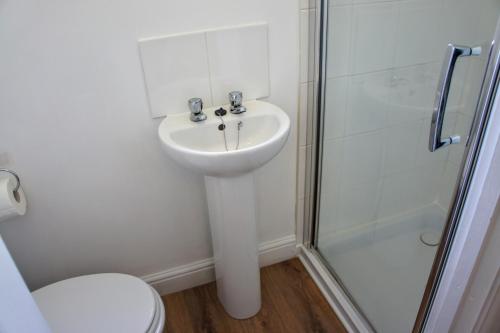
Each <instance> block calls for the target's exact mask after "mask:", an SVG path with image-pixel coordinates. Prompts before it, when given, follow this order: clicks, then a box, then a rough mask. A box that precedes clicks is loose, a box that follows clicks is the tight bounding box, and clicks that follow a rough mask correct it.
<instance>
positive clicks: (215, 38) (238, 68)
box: [206, 24, 269, 105]
mask: <svg viewBox="0 0 500 333" xmlns="http://www.w3.org/2000/svg"><path fill="white" fill-rule="evenodd" d="M206 36H207V49H208V62H209V71H210V78H211V83H212V84H211V86H212V94H213V103H214V105H220V104H227V103H228V97H227V94H228V93H229V92H230V91H233V90H239V91H242V92H243V99H256V98H260V97H267V96H268V95H269V60H268V53H269V52H268V37H267V24H259V25H251V26H246V27H237V28H231V29H223V30H214V31H208V32H207V33H206Z"/></svg>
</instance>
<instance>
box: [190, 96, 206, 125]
mask: <svg viewBox="0 0 500 333" xmlns="http://www.w3.org/2000/svg"><path fill="white" fill-rule="evenodd" d="M188 106H189V110H191V116H190V117H189V118H190V119H191V121H194V122H199V121H203V120H205V119H207V115H206V114H204V113H203V111H202V110H203V101H202V100H201V98H198V97H193V98H190V99H189V100H188Z"/></svg>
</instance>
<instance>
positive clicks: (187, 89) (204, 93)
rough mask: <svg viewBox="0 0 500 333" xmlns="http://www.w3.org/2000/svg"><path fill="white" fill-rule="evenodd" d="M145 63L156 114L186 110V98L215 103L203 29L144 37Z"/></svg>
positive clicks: (147, 85) (153, 112)
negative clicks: (195, 31)
mask: <svg viewBox="0 0 500 333" xmlns="http://www.w3.org/2000/svg"><path fill="white" fill-rule="evenodd" d="M139 49H140V53H141V61H142V67H143V71H144V78H145V80H146V87H147V92H148V97H149V106H150V108H151V114H152V116H153V118H155V117H161V116H164V115H166V114H173V113H180V112H187V111H189V110H188V107H187V100H188V99H189V98H191V97H200V98H202V99H203V101H204V102H205V103H206V104H212V98H211V93H210V82H209V73H208V66H207V63H208V59H207V52H206V50H207V47H206V41H205V34H204V33H194V34H186V35H177V36H170V37H166V38H156V39H148V40H141V41H140V42H139Z"/></svg>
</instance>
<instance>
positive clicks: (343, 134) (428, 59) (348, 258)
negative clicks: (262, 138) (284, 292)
mask: <svg viewBox="0 0 500 333" xmlns="http://www.w3.org/2000/svg"><path fill="white" fill-rule="evenodd" d="M325 1H326V0H325ZM325 8H328V10H327V12H328V15H327V20H326V21H325V22H324V24H326V26H325V27H324V30H323V31H324V32H326V38H325V37H324V41H323V43H324V44H323V47H324V48H325V49H326V52H325V56H324V57H323V59H322V61H323V62H324V63H325V66H324V68H325V71H324V72H323V73H322V76H323V81H324V86H323V89H322V90H323V99H324V106H323V111H322V112H323V117H322V119H323V120H322V144H321V146H322V149H321V151H322V154H321V156H320V164H321V173H320V178H319V183H320V192H319V198H318V210H319V212H318V215H317V216H318V220H317V221H316V228H317V229H316V233H315V234H316V240H315V241H314V246H315V248H316V249H317V250H318V252H319V253H320V254H321V256H322V257H323V259H324V260H325V261H326V263H327V265H328V266H329V268H330V269H331V271H332V273H333V274H334V275H335V276H336V278H337V280H338V281H339V282H340V284H341V285H342V286H343V288H344V289H345V291H346V293H347V294H348V295H349V296H350V298H351V300H352V302H353V303H354V304H356V305H357V307H358V308H359V310H360V312H362V313H363V314H364V316H365V317H366V319H367V320H368V321H369V322H370V324H371V325H372V327H373V328H374V329H375V330H376V331H378V332H383V333H391V332H395V333H401V332H410V331H411V330H412V328H413V325H414V322H415V319H416V317H417V312H418V309H419V306H420V303H421V301H422V295H423V293H424V289H425V287H426V283H427V280H428V278H429V273H430V270H431V267H432V264H433V261H434V258H435V255H436V250H437V247H438V245H439V243H440V239H441V235H442V233H443V228H444V225H445V222H446V218H447V215H448V212H449V209H450V203H451V202H452V199H453V198H454V195H455V186H456V182H457V177H458V175H459V173H460V171H461V170H460V169H461V164H462V159H463V156H464V147H465V141H466V140H467V137H468V134H469V131H470V128H471V124H472V120H473V116H474V112H475V109H476V104H477V100H478V96H479V92H480V89H481V83H482V79H483V76H484V72H485V67H486V62H487V59H488V47H489V44H490V42H491V40H492V36H493V34H494V31H495V26H496V23H497V19H498V15H499V13H500V1H498V0H479V1H469V0H441V1H435V0H415V1H411V0H410V1H362V0H353V1H344V0H342V1H341V0H337V1H329V2H328V3H327V5H325ZM449 43H452V44H454V45H466V46H468V47H476V46H481V47H482V52H480V54H476V53H479V52H478V51H479V49H467V48H465V49H463V50H462V49H459V48H455V49H451V47H448V46H447V45H448V44H449ZM462 51H463V53H460V52H462ZM447 52H448V53H447ZM467 52H469V53H470V54H467ZM453 56H456V57H453ZM445 60H446V61H445ZM455 61H456V63H455ZM443 64H444V65H443ZM448 65H450V66H448ZM453 65H454V66H453ZM443 66H444V68H445V69H448V67H454V71H453V75H452V79H451V81H449V80H448V79H449V78H451V77H450V76H446V74H447V72H446V71H444V72H443ZM451 69H452V68H450V70H451ZM441 72H443V73H441ZM450 73H451V71H450V72H449V73H448V74H450ZM447 83H449V84H450V86H449V90H448V91H449V96H448V95H447V94H446V93H445V94H443V93H441V94H440V95H439V96H440V97H447V99H446V101H447V103H444V104H445V105H443V103H442V102H445V99H444V98H441V99H438V101H441V104H439V103H438V104H436V105H437V109H439V108H440V106H439V105H441V109H442V111H443V113H440V116H441V115H443V117H440V116H439V117H436V115H435V116H434V120H433V121H431V120H432V117H433V110H434V109H435V108H436V107H435V103H436V89H437V88H447V87H446V85H447ZM445 90H446V89H445ZM445 90H444V92H446V91H445ZM445 95H446V96H445ZM444 111H445V112H444ZM441 120H442V122H441ZM432 124H434V125H432ZM439 125H442V131H441V133H437V132H440V127H439ZM431 129H434V130H435V131H434V133H435V134H436V135H435V136H434V138H438V136H439V138H438V140H437V141H436V140H433V141H432V142H433V143H434V148H436V147H437V146H439V147H438V148H437V149H436V150H435V151H433V152H431V151H430V149H429V148H430V147H429V145H430V143H429V140H430V133H431ZM450 137H452V138H453V139H450V140H451V141H453V142H452V143H453V144H450V145H448V143H451V142H446V141H443V143H442V144H441V138H450ZM458 137H460V141H459V140H458ZM458 141H459V142H458Z"/></svg>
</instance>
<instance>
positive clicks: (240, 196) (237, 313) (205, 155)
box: [158, 101, 290, 319]
mask: <svg viewBox="0 0 500 333" xmlns="http://www.w3.org/2000/svg"><path fill="white" fill-rule="evenodd" d="M245 106H246V108H247V112H245V113H242V114H238V115H234V114H231V113H229V112H228V113H227V115H225V116H224V117H223V119H224V122H225V125H226V130H225V132H226V133H225V134H226V144H225V143H224V135H223V131H221V130H219V128H218V127H219V125H220V124H221V120H220V118H219V117H217V116H215V114H214V111H215V109H216V108H211V109H207V110H204V112H205V113H206V114H207V116H208V118H207V120H205V121H203V122H198V123H195V122H192V121H190V119H189V113H182V114H176V115H171V116H168V117H167V118H165V120H163V121H162V123H161V124H160V127H159V129H158V132H159V136H160V140H161V142H162V144H163V147H164V149H165V151H166V152H167V154H168V155H169V156H170V157H172V158H173V159H174V160H176V161H177V162H178V163H180V164H181V165H183V166H185V167H187V168H189V169H191V170H193V171H195V172H198V173H201V174H203V175H205V187H206V193H207V202H208V211H209V217H210V229H211V233H212V243H213V251H214V258H215V274H216V280H217V294H218V297H219V300H220V301H221V303H222V304H223V305H224V308H225V309H226V311H227V312H228V313H229V314H230V315H231V316H232V317H234V318H238V319H243V318H248V317H251V316H253V315H255V314H256V313H257V312H258V311H259V309H260V305H261V298H260V273H259V261H258V259H259V258H258V249H257V230H256V216H255V214H256V212H255V189H254V178H253V170H255V169H257V168H259V167H261V166H262V165H264V164H265V163H267V162H269V161H270V160H271V159H272V158H273V157H274V156H276V154H278V153H279V152H280V150H281V149H282V148H283V145H284V144H285V142H286V140H287V137H288V133H289V131H290V120H289V118H288V116H287V115H286V113H285V112H284V111H283V110H281V109H280V108H279V107H277V106H275V105H273V104H270V103H266V102H262V101H247V102H246V103H245ZM225 108H226V109H227V110H229V107H228V106H225ZM240 122H241V124H240V126H239V127H240V131H239V145H238V144H237V143H238V123H240ZM237 145H238V149H236V146H237ZM226 146H227V150H226Z"/></svg>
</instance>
